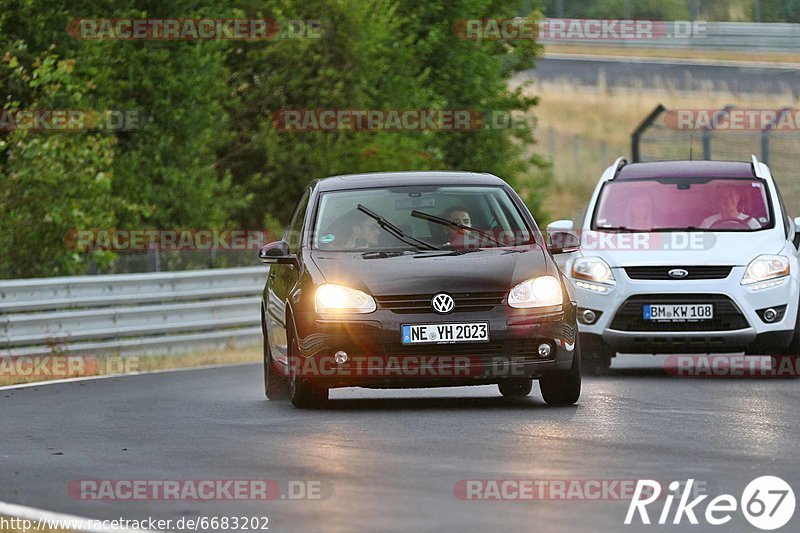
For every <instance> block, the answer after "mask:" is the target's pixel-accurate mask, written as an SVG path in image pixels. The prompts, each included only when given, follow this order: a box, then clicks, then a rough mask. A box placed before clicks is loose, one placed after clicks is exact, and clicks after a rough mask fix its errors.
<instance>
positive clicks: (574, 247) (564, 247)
mask: <svg viewBox="0 0 800 533" xmlns="http://www.w3.org/2000/svg"><path fill="white" fill-rule="evenodd" d="M548 228H549V226H548ZM580 247H581V240H580V238H579V237H578V236H577V235H575V234H574V233H573V232H571V231H551V232H550V233H549V236H548V239H547V249H548V250H550V253H552V254H566V253H570V252H577V251H578V248H580Z"/></svg>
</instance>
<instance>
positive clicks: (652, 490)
mask: <svg viewBox="0 0 800 533" xmlns="http://www.w3.org/2000/svg"><path fill="white" fill-rule="evenodd" d="M693 484H694V479H689V480H687V481H686V483H680V482H678V481H673V482H672V483H670V484H669V490H670V492H669V493H667V494H666V497H664V495H662V494H661V492H662V491H661V484H660V483H659V482H658V481H654V480H649V479H640V480H639V481H638V482H637V484H636V489H635V490H634V493H633V499H632V500H631V504H630V506H629V507H628V514H627V515H626V516H625V524H626V525H630V524H632V523H634V522H635V517H636V516H637V514H638V520H641V523H642V524H645V525H650V524H651V523H652V522H651V517H650V515H649V513H648V508H647V507H648V506H649V505H651V504H653V503H655V502H656V501H658V502H659V503H660V502H661V501H662V500H663V507H662V508H661V510H660V513H658V509H652V508H651V509H650V511H656V512H657V515H656V516H657V518H656V516H654V517H653V519H654V520H656V523H657V524H659V525H665V524H667V523H669V522H670V516H672V520H671V523H672V524H675V525H677V524H681V523H685V522H682V521H683V520H684V518H685V519H686V521H688V522H689V523H690V524H692V525H697V524H699V523H700V522H699V521H698V515H699V516H700V517H701V518H703V519H705V523H707V524H710V525H712V526H721V525H724V524H727V523H728V522H730V521H731V519H732V518H733V516H734V514H735V513H737V511H738V510H739V509H741V512H742V514H744V517H745V518H746V519H747V521H748V522H750V524H751V525H752V526H754V527H756V528H758V529H761V530H763V531H771V530H775V529H778V528H780V527H783V526H784V525H786V524H787V523H788V522H789V520H791V519H792V516H793V515H794V507H795V498H794V491H793V490H792V487H791V486H789V484H788V483H786V481H784V480H783V479H781V478H779V477H775V476H762V477H759V478H756V479H754V480H753V481H751V482H750V483H749V484H748V485H747V487H745V489H744V491H743V492H742V496H741V498H739V500H737V499H736V498H735V497H734V496H733V495H731V494H720V495H719V496H717V497H715V498H713V499H711V500H710V501H708V502H706V503H705V511H704V512H701V509H702V505H701V504H703V503H704V501H705V500H706V498H708V495H707V494H703V495H700V496H697V497H696V498H694V499H692V500H691V501H690V500H689V498H690V497H691V496H692V485H693ZM681 487H683V490H682V491H681V492H680V493H679V492H678V491H680V489H681ZM676 498H677V500H678V503H677V505H676V506H675V508H674V511H673V510H672V509H673V505H672V504H673V503H674V500H675V499H676ZM657 506H658V504H657V505H653V507H654V508H655V507H657Z"/></svg>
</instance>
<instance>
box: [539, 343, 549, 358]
mask: <svg viewBox="0 0 800 533" xmlns="http://www.w3.org/2000/svg"><path fill="white" fill-rule="evenodd" d="M551 350H552V348H550V345H549V344H547V343H543V344H540V345H539V357H550V351H551Z"/></svg>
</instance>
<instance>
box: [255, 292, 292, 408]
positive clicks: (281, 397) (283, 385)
mask: <svg viewBox="0 0 800 533" xmlns="http://www.w3.org/2000/svg"><path fill="white" fill-rule="evenodd" d="M261 334H262V338H263V345H264V394H265V395H266V397H267V398H268V399H269V400H271V401H279V402H280V401H286V400H288V399H289V384H288V383H287V382H286V378H284V377H283V376H281V375H279V374H278V373H276V372H275V362H274V361H273V360H272V350H270V347H269V337H268V336H267V335H268V333H267V325H266V319H265V318H264V309H263V308H262V309H261Z"/></svg>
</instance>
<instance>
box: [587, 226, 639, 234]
mask: <svg viewBox="0 0 800 533" xmlns="http://www.w3.org/2000/svg"><path fill="white" fill-rule="evenodd" d="M595 231H608V232H614V233H633V232H636V231H649V230H646V229H639V228H629V227H628V226H597V227H596V228H595Z"/></svg>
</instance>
